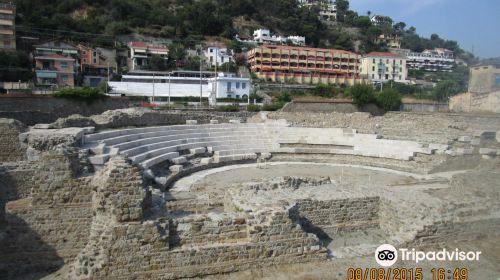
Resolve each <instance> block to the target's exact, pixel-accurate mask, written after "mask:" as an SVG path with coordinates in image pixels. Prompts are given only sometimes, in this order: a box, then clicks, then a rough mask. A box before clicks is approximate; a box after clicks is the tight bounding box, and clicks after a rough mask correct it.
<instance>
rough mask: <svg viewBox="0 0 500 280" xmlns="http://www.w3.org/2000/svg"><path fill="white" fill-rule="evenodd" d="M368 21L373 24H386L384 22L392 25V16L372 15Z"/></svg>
mask: <svg viewBox="0 0 500 280" xmlns="http://www.w3.org/2000/svg"><path fill="white" fill-rule="evenodd" d="M370 21H371V22H372V24H373V25H375V26H382V25H386V24H389V25H392V18H391V17H388V16H382V15H373V16H372V17H371V18H370Z"/></svg>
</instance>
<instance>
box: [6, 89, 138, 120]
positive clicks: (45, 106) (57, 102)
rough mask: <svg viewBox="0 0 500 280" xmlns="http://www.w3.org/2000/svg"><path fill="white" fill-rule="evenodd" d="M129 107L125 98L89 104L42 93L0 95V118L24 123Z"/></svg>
mask: <svg viewBox="0 0 500 280" xmlns="http://www.w3.org/2000/svg"><path fill="white" fill-rule="evenodd" d="M128 107H130V104H129V100H128V99H127V98H116V97H111V98H107V99H106V100H104V101H96V102H93V103H91V104H87V103H85V102H78V101H73V100H69V99H64V98H55V97H51V96H43V95H41V96H40V95H0V118H12V119H16V120H19V121H21V122H23V123H24V124H26V125H34V124H37V123H50V122H54V121H56V120H57V119H58V118H63V117H67V116H70V115H73V114H80V115H83V116H91V115H96V114H101V113H103V112H105V111H108V110H115V109H123V108H128Z"/></svg>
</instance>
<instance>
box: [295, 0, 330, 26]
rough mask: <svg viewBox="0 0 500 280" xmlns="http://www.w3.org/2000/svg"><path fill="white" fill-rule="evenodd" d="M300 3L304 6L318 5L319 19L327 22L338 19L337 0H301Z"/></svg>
mask: <svg viewBox="0 0 500 280" xmlns="http://www.w3.org/2000/svg"><path fill="white" fill-rule="evenodd" d="M299 5H300V6H302V7H309V8H312V7H318V9H319V19H320V20H321V21H323V22H326V23H334V22H336V21H337V5H335V0H299Z"/></svg>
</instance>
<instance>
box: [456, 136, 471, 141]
mask: <svg viewBox="0 0 500 280" xmlns="http://www.w3.org/2000/svg"><path fill="white" fill-rule="evenodd" d="M471 141H472V136H469V135H467V136H460V137H458V142H462V143H470V142H471Z"/></svg>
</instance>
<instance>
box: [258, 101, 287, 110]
mask: <svg viewBox="0 0 500 280" xmlns="http://www.w3.org/2000/svg"><path fill="white" fill-rule="evenodd" d="M285 104H286V102H280V101H275V102H273V103H272V104H266V105H264V107H263V108H262V110H264V111H278V110H279V109H281V108H283V106H285Z"/></svg>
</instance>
